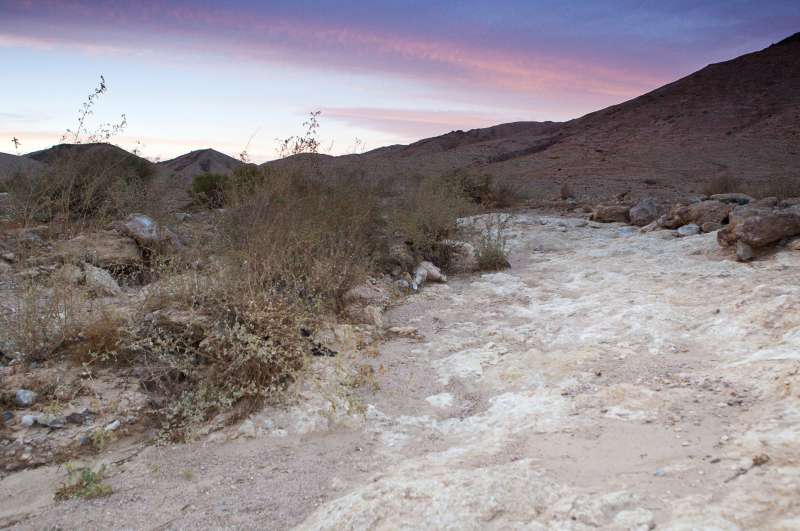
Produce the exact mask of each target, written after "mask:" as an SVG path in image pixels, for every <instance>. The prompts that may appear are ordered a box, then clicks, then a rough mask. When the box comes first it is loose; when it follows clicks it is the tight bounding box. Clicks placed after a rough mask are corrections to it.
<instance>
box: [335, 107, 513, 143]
mask: <svg viewBox="0 0 800 531" xmlns="http://www.w3.org/2000/svg"><path fill="white" fill-rule="evenodd" d="M322 116H323V117H324V118H325V119H333V120H336V121H340V122H342V123H345V124H347V125H351V126H355V127H360V128H364V129H370V130H373V131H380V132H383V133H389V134H391V135H396V136H399V137H405V138H409V139H418V138H420V137H426V136H435V135H440V134H443V133H447V132H450V131H452V130H454V129H473V128H475V127H483V126H489V125H493V124H496V123H498V122H500V121H502V120H501V118H500V117H498V115H497V114H489V113H474V112H460V111H416V110H410V109H386V108H374V107H336V108H325V109H323V110H322Z"/></svg>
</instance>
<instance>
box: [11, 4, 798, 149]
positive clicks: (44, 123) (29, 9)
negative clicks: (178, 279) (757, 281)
mask: <svg viewBox="0 0 800 531" xmlns="http://www.w3.org/2000/svg"><path fill="white" fill-rule="evenodd" d="M796 31H800V1H797V0H785V1H777V0H776V1H769V0H762V1H752V2H751V1H741V0H726V1H707V2H703V1H683V0H681V1H666V0H664V1H646V0H638V1H633V0H615V1H602V2H600V1H572V0H560V1H535V0H530V1H523V0H508V1H503V0H497V1H482V2H477V1H469V0H467V1H460V2H455V1H453V2H439V1H432V0H425V1H422V0H405V1H386V2H381V1H372V2H366V1H359V2H356V1H349V0H335V1H334V0H331V1H328V0H320V1H303V0H293V1H283V0H281V1H260V2H259V1H255V0H235V1H226V2H213V1H208V0H205V1H193V2H191V1H159V2H154V1H148V0H140V1H136V2H125V1H96V2H90V1H83V0H76V1H69V0H64V1H35V0H31V1H15V0H0V65H2V69H0V151H2V152H7V153H13V152H14V146H13V145H12V143H11V139H12V137H17V138H18V139H19V140H20V141H21V142H22V146H21V151H22V152H28V151H33V150H35V149H41V148H44V147H48V146H50V145H52V144H54V143H57V142H58V141H59V138H60V136H61V135H62V134H63V132H64V130H65V129H67V128H73V127H74V124H75V120H76V116H77V110H78V108H79V107H80V105H81V103H82V101H84V99H85V97H86V95H87V94H88V92H89V91H90V90H91V88H92V87H93V86H95V85H96V84H97V81H98V80H99V77H100V75H101V74H102V75H104V76H105V78H106V80H107V83H108V89H109V90H108V93H107V94H105V95H104V96H103V97H102V99H101V100H100V102H99V104H98V106H97V112H96V114H95V115H94V116H93V117H92V118H91V123H90V128H91V127H92V126H93V125H94V124H97V123H98V122H109V121H114V120H115V119H117V118H118V117H119V115H120V114H121V113H125V114H127V117H128V123H129V125H128V127H127V129H126V130H125V132H124V134H123V135H122V136H121V137H119V138H118V140H117V142H118V143H119V144H120V145H121V146H122V147H125V148H127V149H130V148H132V147H133V146H134V144H135V142H136V141H140V142H141V143H142V144H143V153H144V154H145V155H146V156H148V157H150V158H161V159H166V158H170V157H173V156H176V155H179V154H181V153H184V152H186V151H189V150H192V149H199V148H204V147H214V148H216V149H218V150H220V151H223V152H226V153H229V154H231V155H236V154H237V153H239V152H240V151H241V150H242V149H243V148H244V147H245V145H247V143H248V141H249V139H251V137H252V140H251V141H250V147H249V151H250V153H251V156H252V158H253V159H254V160H256V161H258V162H262V161H264V160H267V159H271V158H274V157H275V148H276V145H277V142H276V138H278V137H285V136H289V135H292V134H296V133H299V132H300V123H301V122H302V121H303V119H304V116H305V115H306V114H307V113H308V112H309V111H312V110H321V111H322V116H321V124H322V125H321V129H320V137H321V140H322V143H323V147H324V149H325V150H326V151H327V150H330V151H331V153H333V154H339V153H346V152H351V151H353V150H354V142H355V139H356V138H359V139H361V140H363V141H364V143H365V145H366V148H367V149H372V148H376V147H379V146H382V145H387V144H396V143H408V142H411V141H414V140H418V139H420V138H423V137H426V136H433V135H438V134H442V133H446V132H448V131H450V130H453V129H469V128H474V127H483V126H487V125H493V124H496V123H501V122H509V121H517V120H566V119H570V118H575V117H578V116H580V115H582V114H585V113H587V112H590V111H593V110H596V109H599V108H602V107H605V106H607V105H611V104H614V103H618V102H621V101H624V100H626V99H630V98H632V97H635V96H637V95H639V94H641V93H643V92H646V91H649V90H651V89H654V88H656V87H658V86H660V85H662V84H664V83H666V82H669V81H672V80H674V79H676V78H678V77H681V76H684V75H686V74H689V73H691V72H693V71H695V70H697V69H699V68H701V67H703V66H705V65H706V64H708V63H711V62H717V61H721V60H726V59H730V58H733V57H734V56H737V55H741V54H742V53H746V52H749V51H754V50H757V49H760V48H763V47H766V46H768V45H769V44H771V43H773V42H776V41H778V40H780V39H782V38H784V37H786V36H788V35H790V34H792V33H794V32H796Z"/></svg>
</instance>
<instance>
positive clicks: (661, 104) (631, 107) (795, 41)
mask: <svg viewBox="0 0 800 531" xmlns="http://www.w3.org/2000/svg"><path fill="white" fill-rule="evenodd" d="M798 124H800V33H798V34H796V35H793V36H792V37H789V38H787V39H785V40H783V41H781V42H779V43H777V44H774V45H772V46H770V47H768V48H766V49H765V50H762V51H759V52H755V53H751V54H747V55H744V56H741V57H738V58H736V59H733V60H730V61H726V62H723V63H718V64H712V65H709V66H707V67H705V68H703V69H702V70H700V71H698V72H696V73H694V74H691V75H689V76H687V77H685V78H683V79H680V80H678V81H675V82H673V83H670V84H668V85H665V86H663V87H661V88H659V89H656V90H654V91H652V92H650V93H647V94H645V95H643V96H640V97H638V98H635V99H633V100H630V101H627V102H624V103H621V104H619V105H615V106H612V107H609V108H607V109H603V110H600V111H597V112H594V113H591V114H588V115H586V116H584V117H582V118H579V119H576V120H572V121H569V122H565V123H554V122H544V123H537V122H518V123H511V124H504V125H499V126H495V127H490V128H487V129H475V130H472V131H467V132H463V131H454V132H451V133H448V134H446V135H443V136H439V137H435V138H429V139H426V140H421V141H419V142H416V143H414V144H411V145H408V146H391V147H388V148H382V149H378V150H375V151H372V152H368V153H365V154H363V155H348V156H344V157H335V158H331V157H320V158H318V159H317V160H315V161H314V163H315V166H317V167H318V168H319V171H320V173H322V174H324V175H334V174H341V173H343V172H344V173H347V172H355V173H358V174H364V175H368V176H369V177H371V178H390V179H395V178H403V177H407V176H409V175H414V174H431V173H443V172H449V171H452V170H454V169H457V168H469V169H471V170H473V171H478V172H484V173H489V174H491V175H494V176H496V177H497V178H499V179H505V180H510V181H513V182H515V183H518V184H521V185H523V186H524V187H526V188H528V189H530V190H543V191H544V193H546V194H552V193H554V192H555V191H556V190H558V188H559V187H560V186H561V184H562V183H564V182H568V183H570V184H571V185H572V186H573V187H574V188H575V189H576V190H577V191H578V192H579V193H582V194H584V195H585V196H587V197H591V196H596V195H597V194H598V193H599V194H602V195H609V194H612V193H614V194H616V193H619V192H622V191H625V190H628V189H632V190H633V191H634V192H635V193H636V192H642V193H644V192H646V193H647V194H648V195H675V194H681V193H687V192H693V191H697V190H699V189H700V188H701V187H702V184H703V183H704V182H707V181H708V180H710V179H712V178H715V177H720V176H731V177H736V178H739V179H742V180H744V181H756V182H757V181H759V180H763V179H766V178H774V177H782V178H795V177H796V178H800V173H798V169H797V168H798V167H800V125H798ZM305 162H306V163H307V162H308V161H305ZM285 163H286V162H285V161H282V162H281V163H280V164H285ZM270 164H274V163H270Z"/></svg>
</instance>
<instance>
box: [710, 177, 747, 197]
mask: <svg viewBox="0 0 800 531" xmlns="http://www.w3.org/2000/svg"><path fill="white" fill-rule="evenodd" d="M741 186H742V184H741V182H739V180H738V179H736V178H735V177H732V176H730V175H720V176H717V177H714V178H712V179H711V180H710V181H708V182H707V183H705V185H704V186H703V193H704V194H705V195H716V194H730V193H735V192H740V191H741Z"/></svg>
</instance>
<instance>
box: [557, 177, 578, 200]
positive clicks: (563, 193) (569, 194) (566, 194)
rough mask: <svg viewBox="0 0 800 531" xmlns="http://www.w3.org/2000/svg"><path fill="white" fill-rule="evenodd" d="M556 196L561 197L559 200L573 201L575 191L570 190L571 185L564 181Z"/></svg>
mask: <svg viewBox="0 0 800 531" xmlns="http://www.w3.org/2000/svg"><path fill="white" fill-rule="evenodd" d="M558 195H559V197H561V199H563V200H565V201H566V200H567V199H575V190H574V189H573V188H572V185H571V184H569V183H568V182H566V181H564V182H563V183H561V189H560V190H559V193H558Z"/></svg>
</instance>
